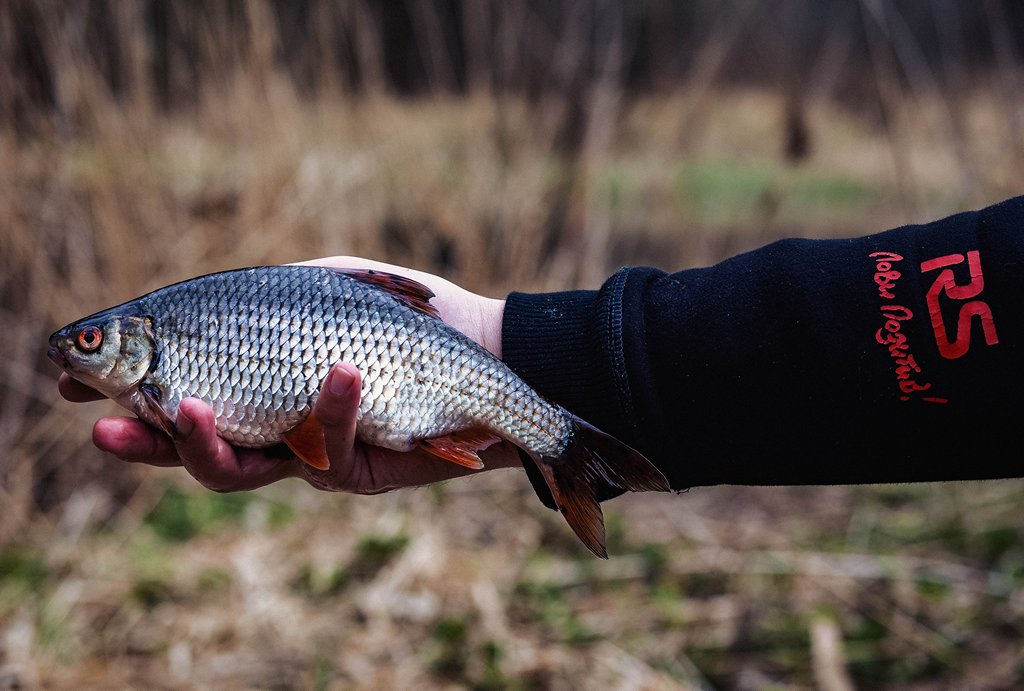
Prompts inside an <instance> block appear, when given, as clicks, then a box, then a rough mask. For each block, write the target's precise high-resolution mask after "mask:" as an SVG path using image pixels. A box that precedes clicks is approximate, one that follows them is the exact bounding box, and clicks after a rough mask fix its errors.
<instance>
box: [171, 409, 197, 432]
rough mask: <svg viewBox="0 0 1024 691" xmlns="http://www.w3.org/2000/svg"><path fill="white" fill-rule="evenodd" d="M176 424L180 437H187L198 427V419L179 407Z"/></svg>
mask: <svg viewBox="0 0 1024 691" xmlns="http://www.w3.org/2000/svg"><path fill="white" fill-rule="evenodd" d="M174 425H175V427H177V428H178V436H179V437H187V436H188V435H190V434H192V430H194V429H195V428H196V421H195V420H193V419H192V418H190V417H189V416H188V415H186V414H185V411H183V410H180V409H179V410H178V419H177V420H175V422H174Z"/></svg>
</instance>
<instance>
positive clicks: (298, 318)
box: [49, 266, 668, 557]
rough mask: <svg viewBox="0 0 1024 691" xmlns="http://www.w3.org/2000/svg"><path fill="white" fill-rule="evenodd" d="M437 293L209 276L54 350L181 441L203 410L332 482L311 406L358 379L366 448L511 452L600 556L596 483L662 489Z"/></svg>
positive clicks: (289, 273)
mask: <svg viewBox="0 0 1024 691" xmlns="http://www.w3.org/2000/svg"><path fill="white" fill-rule="evenodd" d="M433 295H434V294H433V293H432V292H431V291H430V289H428V288H427V287H425V286H423V285H421V284H419V283H417V282H415V281H412V280H410V279H407V278H404V277H401V276H395V275H393V274H387V273H382V272H379V271H373V270H343V269H331V268H324V267H315V266H268V267H256V268H249V269H239V270H235V271H226V272H222V273H216V274H210V275H207V276H200V277H198V278H194V279H191V280H188V281H184V282H182V283H177V284H174V285H171V286H168V287H166V288H161V289H160V290H156V291H154V292H152V293H149V294H147V295H144V296H142V297H139V298H137V299H135V300H132V301H130V302H126V303H124V304H122V305H119V306H116V307H112V308H110V309H107V310H104V311H102V312H98V313H96V314H94V315H92V316H89V317H86V318H84V319H81V320H78V321H76V322H73V323H71V324H69V325H67V326H65V327H64V328H62V329H60V330H59V331H57V332H55V333H54V334H53V335H52V336H50V349H49V356H50V358H51V359H52V360H53V361H54V362H55V363H57V364H58V365H59V366H60V367H62V368H63V369H64V370H65V371H66V372H68V373H69V374H70V375H71V376H72V377H74V378H75V379H77V380H79V381H81V382H82V383H84V384H87V385H88V386H91V387H92V388H94V389H96V390H97V391H99V392H100V393H102V394H104V395H105V396H107V397H109V398H111V399H113V400H115V401H117V402H118V403H119V404H121V405H122V406H124V407H125V408H127V409H128V410H131V411H133V412H134V413H135V414H137V415H138V416H139V417H140V418H141V419H143V420H145V421H146V422H148V423H150V424H152V425H155V426H156V427H159V428H161V429H163V430H164V431H165V432H167V433H168V434H170V435H172V436H173V435H174V433H175V420H176V417H177V409H178V403H179V402H180V401H181V400H182V399H183V398H186V397H194V398H198V399H200V400H203V401H205V402H206V403H208V404H209V405H210V406H211V408H213V411H214V414H215V416H216V425H217V431H218V434H219V435H220V436H221V437H223V438H224V439H225V440H227V441H228V442H230V443H232V444H235V445H237V446H245V447H266V446H271V445H274V444H277V443H279V442H282V441H283V442H285V443H286V444H288V445H289V446H290V447H291V448H292V450H293V451H294V452H295V453H296V455H297V456H298V457H299V458H301V459H302V460H303V461H305V462H307V463H309V464H311V465H313V466H315V467H318V468H327V467H329V460H328V459H327V454H326V448H325V445H324V440H323V428H322V426H320V424H319V422H318V421H317V420H316V418H315V415H313V414H312V409H313V404H314V403H315V402H316V398H317V394H318V392H319V390H320V387H321V384H322V383H323V381H324V378H325V377H326V375H327V373H328V371H329V369H330V367H331V365H332V364H334V363H336V362H341V361H345V362H350V363H352V364H354V365H355V366H356V367H357V368H358V369H359V372H360V374H361V376H362V392H361V394H362V395H361V399H360V404H359V413H358V418H357V426H356V431H357V435H358V437H359V439H360V440H362V441H363V442H365V443H367V444H374V445H377V446H382V447H385V448H388V449H394V450H396V451H410V450H412V449H414V448H416V447H417V446H419V447H421V448H423V449H424V450H426V451H428V452H430V453H432V454H434V455H437V456H439V457H441V458H444V459H446V460H449V461H453V462H455V463H459V464H462V465H465V466H468V467H471V468H482V467H483V463H482V462H481V460H480V458H479V456H478V455H477V452H478V451H479V450H481V449H483V448H486V447H487V446H488V445H490V444H491V443H494V442H495V441H499V440H501V439H504V440H507V441H509V442H511V443H513V444H515V445H516V446H518V447H519V448H520V449H522V450H523V451H525V452H526V454H527V455H528V456H529V458H530V459H532V462H534V463H535V464H536V465H537V468H538V469H539V470H540V472H541V474H542V475H543V477H544V479H545V481H546V482H547V484H548V486H549V488H550V489H551V493H552V496H553V497H554V500H555V503H556V505H557V506H558V508H559V510H560V511H561V512H562V514H563V515H564V516H565V518H566V520H567V521H568V523H569V525H570V526H571V527H572V529H573V530H574V531H575V532H576V534H577V535H578V536H579V537H580V539H581V540H582V541H583V543H584V544H585V545H586V546H587V547H588V548H590V549H591V550H592V551H593V552H594V553H595V554H597V555H598V556H600V557H606V556H607V551H606V549H605V545H604V541H605V540H604V520H603V516H602V513H601V508H600V505H599V503H598V501H597V499H596V487H597V485H598V483H599V482H604V483H607V484H610V485H611V486H613V487H617V488H619V489H623V490H631V491H645V490H667V489H668V483H667V481H666V480H665V478H664V476H663V475H662V474H661V473H660V472H659V471H658V470H657V469H656V468H655V467H654V466H653V465H651V464H650V462H649V461H648V460H647V459H646V458H644V457H643V456H642V455H641V454H640V453H639V452H637V451H635V450H633V449H631V448H629V447H628V446H626V445H624V444H622V443H621V442H619V441H617V440H616V439H614V438H612V437H610V436H609V435H607V434H604V433H603V432H601V431H599V430H597V429H596V428H594V427H592V426H591V425H589V424H587V423H586V422H584V421H583V420H580V419H579V418H577V417H576V416H574V415H573V414H572V413H570V412H568V411H567V410H565V409H564V408H562V407H560V406H558V405H556V404H554V403H551V402H550V401H548V400H546V399H545V398H543V397H542V396H540V395H539V394H538V393H537V392H536V391H534V390H533V389H532V388H530V386H528V385H527V384H526V383H525V382H524V381H523V380H522V379H520V378H519V377H518V376H517V375H516V374H515V373H514V372H512V370H510V369H509V368H508V367H507V366H506V365H505V364H504V363H502V362H501V361H500V360H499V359H498V358H496V357H494V355H492V354H491V353H490V352H489V351H487V350H486V349H485V348H483V347H482V346H481V345H479V344H478V343H476V342H475V341H473V340H471V339H470V338H468V337H466V336H465V335H463V334H462V333H460V332H459V331H457V330H455V329H454V328H452V327H450V326H448V325H447V324H445V323H444V322H443V321H441V319H440V318H439V315H438V313H437V310H436V309H435V308H434V307H433V306H432V305H431V304H430V302H429V300H430V298H432V297H433Z"/></svg>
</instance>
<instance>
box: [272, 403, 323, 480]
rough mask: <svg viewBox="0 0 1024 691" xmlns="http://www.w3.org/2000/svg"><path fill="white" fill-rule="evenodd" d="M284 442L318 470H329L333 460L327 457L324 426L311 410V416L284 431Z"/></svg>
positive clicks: (304, 461) (302, 459)
mask: <svg viewBox="0 0 1024 691" xmlns="http://www.w3.org/2000/svg"><path fill="white" fill-rule="evenodd" d="M283 437H284V443H285V444H287V445H288V447H289V448H290V449H291V450H292V451H294V452H295V455H296V456H298V457H299V459H300V460H301V461H302V462H303V463H306V464H308V465H311V466H313V467H314V468H316V469H317V470H327V469H328V468H330V467H331V460H330V459H329V458H328V457H327V442H326V441H325V440H324V426H323V425H322V424H321V423H320V421H319V420H317V418H316V413H313V412H310V414H309V417H307V418H306V419H305V420H303V421H302V422H300V423H299V424H298V425H296V426H295V427H292V428H291V429H290V430H288V431H287V432H285V433H284V435H283Z"/></svg>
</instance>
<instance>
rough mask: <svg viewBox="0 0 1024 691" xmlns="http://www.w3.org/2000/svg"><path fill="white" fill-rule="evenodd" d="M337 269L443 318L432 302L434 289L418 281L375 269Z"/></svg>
mask: <svg viewBox="0 0 1024 691" xmlns="http://www.w3.org/2000/svg"><path fill="white" fill-rule="evenodd" d="M336 271H337V272H338V273H342V274H345V275H346V276H348V277H349V278H354V279H355V280H357V281H362V282H363V283H368V284H370V285H372V286H376V287H377V288H380V289H381V290H384V291H387V292H388V293H390V294H391V295H392V296H394V298H395V299H396V300H398V301H399V302H401V303H403V304H405V305H407V306H409V307H412V308H413V309H414V310H418V311H420V312H423V313H424V314H428V315H430V316H431V317H436V318H438V319H440V318H441V313H440V312H438V311H437V308H436V307H434V306H433V305H431V304H430V298H432V297H434V291H432V290H431V289H430V288H428V287H426V286H425V285H423V284H422V283H419V282H418V281H414V280H412V279H411V278H406V277H405V276H398V275H396V274H389V273H386V272H384V271H376V270H374V269H336Z"/></svg>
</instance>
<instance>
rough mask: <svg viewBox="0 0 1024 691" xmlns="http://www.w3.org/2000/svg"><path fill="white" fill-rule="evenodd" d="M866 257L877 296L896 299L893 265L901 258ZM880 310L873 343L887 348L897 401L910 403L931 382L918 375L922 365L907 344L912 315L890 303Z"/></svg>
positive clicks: (934, 399) (896, 274)
mask: <svg viewBox="0 0 1024 691" xmlns="http://www.w3.org/2000/svg"><path fill="white" fill-rule="evenodd" d="M868 256H870V257H871V258H872V259H874V260H875V276H874V278H875V285H876V286H877V287H878V297H879V298H881V299H883V300H895V299H896V294H895V290H896V283H897V282H898V281H899V279H900V277H901V276H902V275H903V274H901V273H900V272H899V271H897V270H896V268H895V266H896V264H897V262H901V261H903V257H901V256H900V255H898V254H896V253H895V252H872V253H871V254H870V255H868ZM880 310H881V313H882V320H883V321H882V326H880V327H879V329H878V331H876V332H875V341H876V342H877V343H878V344H879V345H883V346H885V347H886V349H887V350H888V353H889V357H890V358H891V359H892V363H893V371H894V373H895V375H896V382H897V386H898V387H899V390H900V400H901V401H909V400H910V398H911V395H912V394H918V393H919V392H922V391H928V390H929V389H931V388H932V385H931V382H928V381H924V380H922V379H921V378H919V376H918V375H920V374H922V372H921V366H920V365H919V364H918V363H917V359H916V358H915V357H914V354H913V353H912V352H911V351H910V342H909V340H908V339H907V334H906V333H905V332H904V329H903V325H904V324H905V323H906V322H909V321H910V320H911V319H913V318H914V313H913V311H911V309H910V308H909V307H905V306H903V305H899V304H894V303H889V302H887V303H885V304H883V305H881V306H880ZM919 397H920V398H921V400H923V401H927V402H929V403H946V402H947V400H946V399H945V398H939V397H935V396H919Z"/></svg>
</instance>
